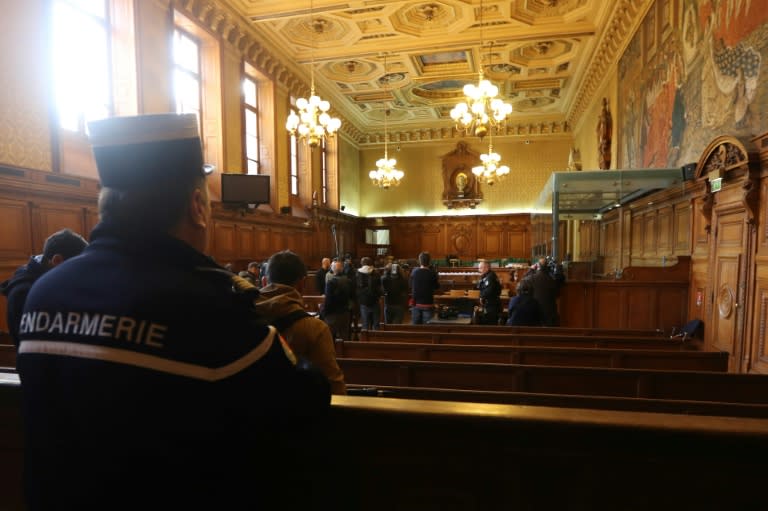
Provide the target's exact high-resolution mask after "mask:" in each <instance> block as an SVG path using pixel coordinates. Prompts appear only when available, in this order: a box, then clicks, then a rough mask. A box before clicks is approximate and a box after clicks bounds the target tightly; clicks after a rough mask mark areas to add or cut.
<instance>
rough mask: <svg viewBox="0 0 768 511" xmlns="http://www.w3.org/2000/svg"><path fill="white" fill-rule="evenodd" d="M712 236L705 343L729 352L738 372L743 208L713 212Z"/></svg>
mask: <svg viewBox="0 0 768 511" xmlns="http://www.w3.org/2000/svg"><path fill="white" fill-rule="evenodd" d="M713 220H714V222H713V223H714V225H715V239H714V243H713V245H714V255H713V258H712V261H713V263H714V264H713V265H712V266H711V268H712V269H713V270H714V271H713V272H712V280H711V287H710V290H709V291H710V299H711V304H712V313H711V316H710V317H711V318H712V328H709V329H707V332H708V334H707V335H706V337H707V345H708V346H709V347H711V348H714V349H718V350H723V351H727V352H728V353H730V354H731V357H730V362H729V371H732V372H740V360H741V358H742V355H743V353H744V351H743V350H744V344H743V343H744V335H743V330H744V321H743V319H744V318H743V317H744V307H743V304H742V303H740V302H741V301H743V299H744V298H743V297H744V290H743V289H740V284H741V283H742V282H743V280H744V271H745V266H744V263H745V261H744V250H745V248H746V247H748V246H749V243H748V229H747V224H746V222H745V214H744V209H743V208H733V209H728V210H721V211H716V212H715V218H714V219H713Z"/></svg>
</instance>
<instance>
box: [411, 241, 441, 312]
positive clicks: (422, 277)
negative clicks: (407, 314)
mask: <svg viewBox="0 0 768 511" xmlns="http://www.w3.org/2000/svg"><path fill="white" fill-rule="evenodd" d="M431 261H432V258H431V257H430V255H429V252H422V253H420V254H419V267H418V268H414V270H413V271H412V272H411V278H410V284H411V297H412V298H413V307H411V324H414V325H422V324H426V323H429V322H430V320H431V319H432V314H433V312H434V308H435V296H434V294H435V291H437V290H438V289H440V281H439V279H438V277H437V272H436V271H435V270H433V269H432V268H431V267H430V266H429V263H430V262H431Z"/></svg>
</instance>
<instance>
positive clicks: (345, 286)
mask: <svg viewBox="0 0 768 511" xmlns="http://www.w3.org/2000/svg"><path fill="white" fill-rule="evenodd" d="M343 268H344V266H343V263H342V262H341V261H334V262H332V263H331V271H332V272H333V277H331V279H330V280H329V281H328V282H327V283H326V284H325V293H323V294H324V295H325V299H324V301H323V321H325V322H326V323H327V324H328V327H329V328H330V329H331V332H332V333H333V338H334V339H343V340H345V341H349V340H351V330H350V326H351V325H350V313H349V311H350V303H351V300H352V283H351V282H350V281H349V279H348V278H347V276H346V275H344V274H343V273H342V271H343Z"/></svg>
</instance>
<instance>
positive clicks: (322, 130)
mask: <svg viewBox="0 0 768 511" xmlns="http://www.w3.org/2000/svg"><path fill="white" fill-rule="evenodd" d="M312 12H313V4H312V2H310V8H309V17H310V22H311V24H312V59H311V60H312V62H311V67H310V68H309V76H310V88H309V99H307V98H299V99H297V100H296V108H297V109H298V114H297V113H296V112H294V110H293V109H291V113H290V114H289V115H288V120H287V121H286V123H285V128H286V129H287V130H288V131H289V132H290V133H291V135H297V134H298V136H299V138H300V139H301V140H306V141H307V143H308V144H309V147H312V148H315V147H317V146H318V145H320V140H321V139H323V138H325V137H332V136H333V135H334V134H335V133H336V132H337V131H338V130H339V128H341V120H340V119H339V118H338V117H331V115H330V114H329V113H328V110H330V108H331V104H330V103H329V102H328V101H325V100H322V99H320V96H318V95H316V94H315V33H316V32H322V31H323V26H324V25H323V23H320V22H315V20H314V19H312Z"/></svg>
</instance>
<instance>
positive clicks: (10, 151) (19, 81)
mask: <svg viewBox="0 0 768 511" xmlns="http://www.w3.org/2000/svg"><path fill="white" fill-rule="evenodd" d="M47 4H48V2H46V1H44V0H25V1H24V2H3V3H2V6H3V15H2V16H0V48H3V51H0V69H2V72H0V163H6V164H9V165H15V166H17V167H23V168H29V169H36V170H51V168H52V158H51V136H50V132H49V124H48V116H49V90H48V84H49V83H50V82H51V79H50V76H49V74H48V69H49V66H47V65H45V62H46V60H45V59H44V58H43V57H41V56H44V55H46V45H47V38H46V37H45V30H44V28H45V24H43V23H41V22H40V20H42V19H46V18H47V13H46V10H47V7H46V6H47ZM30 62H38V63H40V65H35V66H33V65H30Z"/></svg>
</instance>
